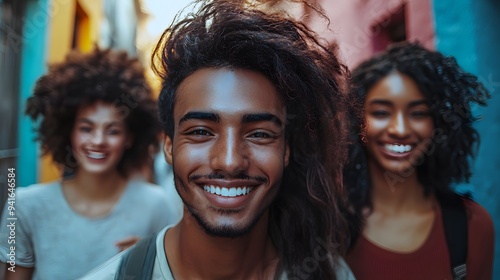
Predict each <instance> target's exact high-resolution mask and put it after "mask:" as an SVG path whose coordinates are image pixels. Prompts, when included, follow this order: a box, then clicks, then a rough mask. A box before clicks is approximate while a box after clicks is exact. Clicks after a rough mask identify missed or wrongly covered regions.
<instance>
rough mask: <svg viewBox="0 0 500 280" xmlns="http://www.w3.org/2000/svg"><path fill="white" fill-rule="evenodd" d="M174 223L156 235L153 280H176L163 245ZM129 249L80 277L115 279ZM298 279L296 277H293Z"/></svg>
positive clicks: (349, 279)
mask: <svg viewBox="0 0 500 280" xmlns="http://www.w3.org/2000/svg"><path fill="white" fill-rule="evenodd" d="M172 227H173V225H169V226H166V227H165V228H164V229H163V230H162V231H161V232H160V233H158V235H157V236H156V257H155V263H154V268H153V275H152V276H151V279H152V280H175V279H174V277H173V275H172V272H171V271H170V267H169V265H168V261H167V254H166V253H165V246H163V245H164V244H163V240H164V239H165V234H166V232H167V230H169V229H170V228H172ZM125 253H127V251H124V252H121V253H120V254H118V255H116V256H114V257H113V258H111V259H109V260H108V261H107V262H105V263H103V264H102V265H101V266H99V267H96V268H95V269H93V270H92V271H91V272H90V273H89V274H87V275H85V276H84V277H82V278H80V279H79V280H96V279H99V280H114V279H115V274H116V272H117V271H118V267H119V266H120V262H121V259H122V257H123V254H125ZM339 263H340V268H339V269H338V270H337V279H338V280H355V278H354V274H353V273H352V271H351V269H350V268H349V267H348V266H347V264H346V263H345V261H344V260H343V259H341V260H340V262H339ZM279 279H280V280H287V279H289V278H288V277H287V275H286V273H283V274H282V275H281V276H280V277H279ZM293 279H296V278H293Z"/></svg>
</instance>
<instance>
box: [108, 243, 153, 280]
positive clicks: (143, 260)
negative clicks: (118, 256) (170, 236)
mask: <svg viewBox="0 0 500 280" xmlns="http://www.w3.org/2000/svg"><path fill="white" fill-rule="evenodd" d="M156 236H157V234H155V235H153V236H151V237H148V238H143V239H142V240H140V241H139V242H137V244H136V245H135V246H134V247H132V248H130V249H129V250H128V252H127V253H125V254H124V255H123V257H122V260H121V262H120V266H119V267H118V271H117V273H116V275H115V280H123V279H130V280H132V279H134V280H139V279H140V280H150V279H151V277H152V275H153V268H154V263H155V258H156Z"/></svg>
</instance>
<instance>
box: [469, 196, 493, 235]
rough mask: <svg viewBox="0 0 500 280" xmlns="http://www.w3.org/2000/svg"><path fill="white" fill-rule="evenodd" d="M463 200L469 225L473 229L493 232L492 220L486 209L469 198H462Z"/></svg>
mask: <svg viewBox="0 0 500 280" xmlns="http://www.w3.org/2000/svg"><path fill="white" fill-rule="evenodd" d="M463 202H464V205H465V209H466V212H467V219H468V221H469V227H470V228H471V229H472V230H474V231H478V232H484V233H491V234H493V231H494V230H493V228H494V227H493V220H492V219H491V216H490V214H489V213H488V211H486V209H485V208H484V207H482V206H481V205H480V204H479V203H477V202H475V201H473V200H471V199H467V198H464V199H463Z"/></svg>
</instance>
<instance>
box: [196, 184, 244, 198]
mask: <svg viewBox="0 0 500 280" xmlns="http://www.w3.org/2000/svg"><path fill="white" fill-rule="evenodd" d="M203 189H204V190H205V191H207V192H209V193H211V194H216V195H220V196H224V197H235V196H240V195H247V194H249V193H250V191H252V189H253V187H248V188H247V187H243V188H240V187H239V188H229V189H228V188H220V187H216V186H211V185H210V186H209V185H206V186H203Z"/></svg>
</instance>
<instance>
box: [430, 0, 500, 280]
mask: <svg viewBox="0 0 500 280" xmlns="http://www.w3.org/2000/svg"><path fill="white" fill-rule="evenodd" d="M433 7H434V16H435V26H436V48H437V49H438V50H439V51H441V52H443V53H445V54H448V55H452V56H454V57H456V58H457V60H458V62H459V64H460V65H462V67H464V68H465V69H466V70H467V71H470V72H472V73H474V74H476V75H477V76H478V77H479V78H480V79H481V81H482V82H483V83H484V85H485V86H486V87H487V88H488V89H489V90H490V92H491V95H492V98H491V99H490V100H489V102H488V107H484V108H483V107H476V108H474V113H475V114H476V115H481V116H482V119H481V120H480V121H479V122H478V123H477V124H476V127H477V129H478V130H479V133H480V135H481V146H480V148H479V153H478V156H477V158H476V160H475V162H474V177H473V178H472V179H471V182H470V184H468V185H461V186H459V188H460V189H463V190H470V191H471V192H472V193H473V197H474V199H475V200H476V201H477V202H479V203H480V204H481V205H483V206H484V207H485V208H486V210H488V212H489V213H490V214H491V216H492V218H493V222H494V223H495V233H496V236H495V239H496V246H495V262H494V264H493V267H494V277H493V279H500V204H499V203H498V201H499V200H500V149H499V148H498V144H496V143H497V142H498V139H500V56H499V54H500V51H499V50H500V31H499V30H498V27H499V26H500V1H498V0H480V1H477V0H435V1H434V3H433Z"/></svg>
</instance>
